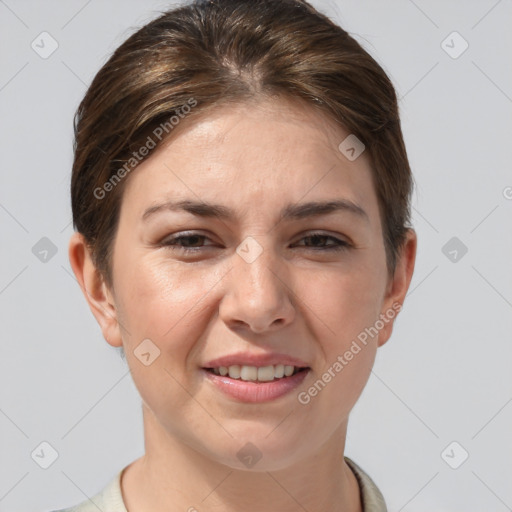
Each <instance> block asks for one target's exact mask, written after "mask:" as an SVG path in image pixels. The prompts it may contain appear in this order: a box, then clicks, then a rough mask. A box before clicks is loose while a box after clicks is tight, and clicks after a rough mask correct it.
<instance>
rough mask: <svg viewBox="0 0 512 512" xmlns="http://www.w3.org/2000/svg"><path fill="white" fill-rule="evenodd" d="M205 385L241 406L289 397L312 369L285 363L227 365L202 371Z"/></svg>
mask: <svg viewBox="0 0 512 512" xmlns="http://www.w3.org/2000/svg"><path fill="white" fill-rule="evenodd" d="M201 370H202V371H203V375H204V377H205V379H206V381H207V382H209V383H210V384H211V385H213V389H214V390H215V392H216V393H218V392H219V391H220V392H221V393H222V394H223V395H224V396H225V397H228V398H229V399H234V400H235V401H237V402H243V403H252V404H255V403H263V402H270V401H272V400H277V399H278V398H281V397H285V395H286V396H290V395H292V393H291V392H292V391H293V390H294V389H296V388H297V387H298V386H299V385H300V384H302V382H303V381H304V379H305V378H306V377H307V375H308V374H309V372H310V371H311V368H310V367H309V366H306V367H300V366H292V365H284V364H276V365H266V366H249V365H230V366H215V367H206V368H202V369H201Z"/></svg>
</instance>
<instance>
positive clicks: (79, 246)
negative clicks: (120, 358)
mask: <svg viewBox="0 0 512 512" xmlns="http://www.w3.org/2000/svg"><path fill="white" fill-rule="evenodd" d="M68 256H69V262H70V263H71V268H72V269H73V272H74V274H75V276H76V279H77V281H78V284H79V285H80V288H81V289H82V293H83V294H84V296H85V299H86V300H87V303H88V304H89V307H90V308H91V311H92V314H93V315H94V317H95V318H96V321H97V322H98V324H99V325H100V328H101V331H102V333H103V337H104V338H105V340H106V341H107V343H109V344H110V345H112V346H113V347H121V346H122V345H123V342H122V337H121V332H120V329H119V322H118V318H117V310H116V306H115V302H114V296H113V293H112V292H111V290H110V289H109V288H108V287H107V285H106V284H105V282H104V279H103V278H102V276H101V275H100V272H99V271H98V270H97V269H96V267H95V266H94V263H93V261H92V258H91V254H90V251H89V249H88V247H87V244H86V243H85V239H84V237H83V235H82V234H81V233H78V232H75V233H73V235H71V239H70V241H69V248H68Z"/></svg>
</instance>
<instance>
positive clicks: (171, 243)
mask: <svg viewBox="0 0 512 512" xmlns="http://www.w3.org/2000/svg"><path fill="white" fill-rule="evenodd" d="M203 240H209V238H208V237H207V236H206V235H201V234H199V233H190V234H189V233H181V234H180V235H177V236H173V237H170V238H166V239H165V240H164V241H163V242H162V243H161V245H162V246H165V247H170V248H171V249H175V248H176V249H177V250H180V251H181V252H184V253H197V252H198V251H199V250H200V249H201V246H202V244H201V241H203ZM190 242H192V243H190ZM183 243H184V245H182V244H183ZM197 244H199V246H198V245H197ZM190 245H192V247H190Z"/></svg>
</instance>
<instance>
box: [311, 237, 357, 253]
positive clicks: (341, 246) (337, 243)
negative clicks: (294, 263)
mask: <svg viewBox="0 0 512 512" xmlns="http://www.w3.org/2000/svg"><path fill="white" fill-rule="evenodd" d="M301 240H309V241H310V242H312V243H313V246H312V245H310V244H306V247H307V248H311V249H313V250H316V251H344V250H347V249H348V248H349V247H350V244H349V243H348V242H345V240H340V239H339V238H336V237H334V236H331V235H325V234H323V233H312V234H311V235H308V236H305V237H303V238H301ZM321 241H324V242H325V241H331V245H323V246H318V245H316V246H315V245H314V244H315V242H321Z"/></svg>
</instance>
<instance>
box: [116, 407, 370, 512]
mask: <svg viewBox="0 0 512 512" xmlns="http://www.w3.org/2000/svg"><path fill="white" fill-rule="evenodd" d="M346 427H347V424H346V423H345V424H344V425H342V426H340V428H339V430H337V431H336V432H335V434H334V435H333V436H332V437H331V439H329V440H328V441H327V442H326V443H325V444H324V445H323V446H322V447H321V449H320V450H319V451H318V452H317V453H315V454H314V456H311V457H308V458H305V459H303V460H300V461H298V462H296V463H294V464H292V465H290V466H289V467H287V468H285V469H280V470H277V471H264V470H263V471H254V470H247V471H245V470H239V469H233V468H231V467H229V466H226V465H225V464H221V463H218V462H216V461H215V460H212V458H211V457H207V456H206V455H205V454H203V453H200V452H199V451H198V450H195V449H193V448H191V447H190V446H188V445H187V444H185V443H182V442H180V441H179V439H177V438H176V437H174V436H170V435H169V434H168V432H166V431H165V429H164V428H163V427H162V425H161V424H160V423H159V422H158V421H157V419H156V418H155V417H154V415H153V414H152V413H151V412H149V411H147V410H146V409H145V408H144V433H145V449H146V453H145V455H144V456H142V457H141V458H139V459H137V460H136V461H134V462H133V463H132V464H130V465H129V466H128V467H127V468H126V470H125V471H124V472H123V476H122V481H121V488H122V493H123V498H124V501H125V504H126V508H127V510H128V512H139V511H141V510H152V512H160V511H162V512H163V511H165V512H175V511H181V512H183V511H188V512H206V511H209V510H222V511H223V512H238V511H240V510H244V512H260V511H261V510H265V511H268V512H274V511H275V512H299V511H300V512H302V511H308V512H333V511H339V512H362V506H361V500H360V491H359V485H358V483H357V480H356V478H355V476H354V474H353V473H352V471H351V470H350V468H349V467H348V465H347V464H346V462H345V461H344V459H343V452H344V449H345V437H346Z"/></svg>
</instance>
